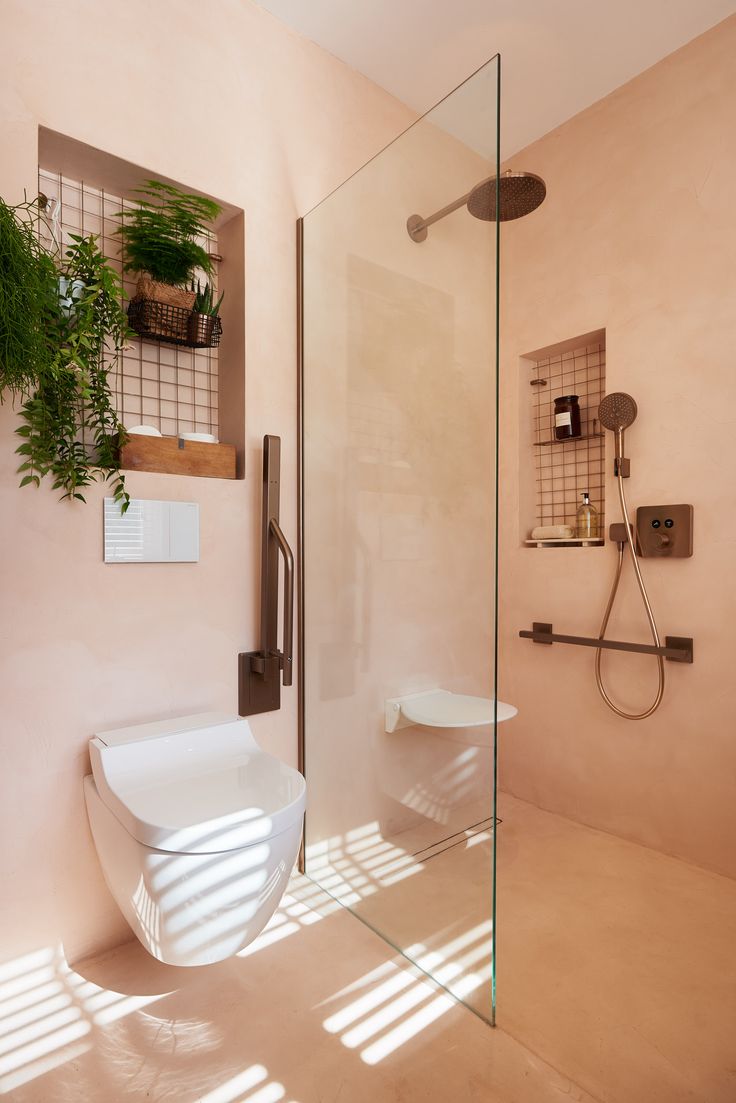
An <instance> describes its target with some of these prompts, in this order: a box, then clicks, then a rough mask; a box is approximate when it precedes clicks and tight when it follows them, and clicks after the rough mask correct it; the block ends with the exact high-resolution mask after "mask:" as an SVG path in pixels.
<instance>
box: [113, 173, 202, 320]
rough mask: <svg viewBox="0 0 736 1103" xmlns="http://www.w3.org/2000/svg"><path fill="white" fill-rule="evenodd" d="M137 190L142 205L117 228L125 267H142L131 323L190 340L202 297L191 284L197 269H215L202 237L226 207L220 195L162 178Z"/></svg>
mask: <svg viewBox="0 0 736 1103" xmlns="http://www.w3.org/2000/svg"><path fill="white" fill-rule="evenodd" d="M137 194H138V195H140V196H142V198H141V199H140V200H139V202H138V204H137V206H136V207H134V208H131V209H130V210H123V211H120V212H119V215H120V218H121V220H122V225H121V226H120V229H119V230H118V231H117V233H118V234H119V236H120V240H121V243H122V247H123V250H124V264H123V271H124V272H138V273H139V278H138V286H137V294H136V296H135V298H134V299H133V300H132V301H131V309H130V310H129V315H130V320H131V324H132V325H133V326H134V328H136V329H138V331H139V332H143V331H144V330H145V331H148V332H151V333H153V334H155V335H157V336H160V337H163V338H164V339H165V338H167V337H168V338H171V339H174V340H180V341H186V340H187V339H188V321H189V312H190V311H191V309H192V307H193V306H194V301H195V298H196V292H195V291H193V290H191V289H190V286H189V285H190V283H191V281H192V278H193V276H194V273H195V272H196V271H201V272H203V273H204V275H205V276H206V277H210V278H211V277H212V275H213V264H212V258H211V257H210V255H209V254H208V252H207V250H206V249H205V248H204V246H203V245H202V239H203V238H204V237H205V235H206V234H207V232H208V231H209V230H210V228H211V225H212V223H213V221H214V220H215V219H216V218H217V216H218V215H219V213H220V211H221V209H222V208H221V207H220V205H219V203H216V202H215V200H214V199H207V198H206V197H204V196H201V195H191V194H190V193H188V192H183V191H180V190H179V189H178V188H175V187H174V186H173V184H163V183H162V182H161V181H160V180H147V181H146V185H145V187H143V188H139V189H137ZM146 304H149V307H146ZM150 304H159V307H160V309H156V307H155V305H154V306H150ZM167 308H168V309H167Z"/></svg>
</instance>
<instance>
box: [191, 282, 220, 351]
mask: <svg viewBox="0 0 736 1103" xmlns="http://www.w3.org/2000/svg"><path fill="white" fill-rule="evenodd" d="M192 291H194V280H192ZM194 294H195V298H194V306H193V307H192V313H191V314H190V315H189V343H190V344H192V345H196V346H198V347H200V348H209V347H211V346H212V345H216V344H218V343H219V340H220V334H221V332H222V322H221V321H220V317H219V314H220V305H221V303H222V300H223V298H224V297H225V292H224V291H223V292H222V294H221V295H220V297H219V299H215V292H214V290H213V289H212V286H211V285H210V284H209V283H205V285H204V290H203V289H202V286H201V284H200V282H199V280H197V290H196V291H194Z"/></svg>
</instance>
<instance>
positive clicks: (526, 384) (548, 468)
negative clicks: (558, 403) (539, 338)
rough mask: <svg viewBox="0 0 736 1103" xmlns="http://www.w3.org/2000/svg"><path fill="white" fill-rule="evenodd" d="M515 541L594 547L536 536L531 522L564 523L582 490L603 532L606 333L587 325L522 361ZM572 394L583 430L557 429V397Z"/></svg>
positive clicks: (594, 542)
mask: <svg viewBox="0 0 736 1103" xmlns="http://www.w3.org/2000/svg"><path fill="white" fill-rule="evenodd" d="M520 367H521V373H520V381H519V388H520V398H521V403H520V409H521V411H522V423H521V426H520V430H521V431H520V436H519V440H520V457H519V458H520V474H521V501H520V514H519V521H520V533H519V535H520V544H521V545H522V547H527V548H548V547H556V548H573V547H577V548H579V547H584V548H590V547H600V546H601V545H603V543H604V541H603V538H602V536H601V537H600V538H596V539H588V540H581V539H574V538H569V539H566V540H560V539H557V540H534V539H532V538H531V533H532V531H533V530H534V529H536V528H541V527H548V526H553V525H569V526H572V529H573V532H574V531H575V524H576V514H577V510H578V507H579V505H580V503H581V501H582V498H581V495H582V493H583V492H584V491H587V492H588V493H589V495H590V500H591V503H592V505H593V506H594V507H595V508H596V510H597V511H598V522H599V529H598V531H599V533H603V532H604V531H605V448H606V441H605V436H606V434H605V433H604V432H603V428H602V426H601V424H600V422H599V420H598V406H599V404H600V401H601V399H602V398H603V395H604V393H605V387H606V332H605V330H603V329H597V330H593V331H592V332H590V333H584V334H581V335H580V336H578V337H570V338H568V339H567V340H564V341H559V342H557V343H556V344H553V345H546V346H544V347H543V348H539V349H535V350H534V351H533V352H527V353H524V355H523V356H522V357H521V360H520ZM563 395H577V396H578V400H579V405H580V420H581V425H580V429H581V435H580V436H579V437H565V438H564V439H562V440H558V439H557V438H556V436H555V399H557V398H560V397H562V396H563Z"/></svg>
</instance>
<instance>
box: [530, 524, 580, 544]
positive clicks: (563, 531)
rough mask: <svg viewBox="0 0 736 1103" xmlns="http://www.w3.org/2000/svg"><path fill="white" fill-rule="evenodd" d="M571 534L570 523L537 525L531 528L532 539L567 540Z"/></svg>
mask: <svg viewBox="0 0 736 1103" xmlns="http://www.w3.org/2000/svg"><path fill="white" fill-rule="evenodd" d="M572 535H573V531H572V527H571V526H570V525H538V526H537V528H535V529H532V535H531V539H532V540H569V539H570V538H571V537H572Z"/></svg>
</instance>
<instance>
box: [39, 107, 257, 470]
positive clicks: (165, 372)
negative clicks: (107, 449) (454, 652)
mask: <svg viewBox="0 0 736 1103" xmlns="http://www.w3.org/2000/svg"><path fill="white" fill-rule="evenodd" d="M148 179H156V180H161V181H163V182H164V183H170V184H174V185H175V186H176V187H178V188H181V189H182V190H185V191H192V192H196V193H197V194H203V193H201V192H198V190H197V189H196V188H193V187H191V185H190V184H188V183H187V182H186V181H178V180H172V179H170V178H169V177H166V176H163V175H161V174H160V173H158V172H156V171H155V170H154V169H146V168H143V167H141V166H139V165H134V164H132V163H130V162H128V161H124V160H122V159H120V158H118V157H115V156H113V155H112V154H109V153H106V152H104V151H102V150H98V149H95V148H94V147H92V146H88V145H85V144H84V143H82V142H78V141H76V140H75V139H72V138H68V137H66V136H65V135H62V134H58V133H56V132H55V131H51V130H48V129H46V128H45V127H41V128H39V155H38V189H39V192H42V193H43V194H44V195H46V196H47V197H48V198H49V199H55V200H57V203H56V204H55V205H54V207H55V209H54V218H53V228H54V234H55V236H56V238H57V241H58V243H59V245H60V246H61V247H62V248H63V247H64V246H66V245H67V244H68V242H69V234H70V233H71V234H83V235H86V234H96V235H99V239H100V246H101V248H102V251H103V252H104V253H105V255H106V256H107V257H108V259H109V260H110V262H111V263H112V265H113V266H114V267H116V268H118V270H120V267H121V258H120V246H119V240H118V238H117V237H116V236H115V231H116V230H117V229H118V227H119V225H120V219H119V217H118V216H117V214H118V212H119V211H120V210H121V209H123V208H130V207H133V206H135V189H136V188H139V187H141V186H142V185H143V183H144V182H145V181H146V180H148ZM211 198H216V199H217V202H218V203H219V204H220V205H221V207H222V214H221V215H220V216H219V218H218V220H217V223H216V225H215V228H214V232H213V234H212V235H210V236H208V238H207V240H206V241H204V242H203V243H202V244H203V245H204V246H205V248H206V249H207V251H208V252H209V253H210V254H212V255H214V256H215V257H216V258H217V260H216V276H215V280H214V282H215V283H216V285H217V286H218V288H219V290H224V291H225V296H224V299H223V302H222V306H221V310H220V315H221V318H222V327H223V335H222V340H221V342H220V344H219V347H214V348H190V347H184V346H177V345H175V344H169V343H166V342H162V341H158V340H149V339H146V338H137V337H136V338H133V339H131V342H130V346H129V347H128V348H127V349H126V350H125V352H124V353H123V355H122V357H121V360H120V364H119V367H118V371H117V374H116V378H115V379H114V380H112V381H111V383H112V389H113V391H114V394H115V399H116V407H117V412H118V415H119V417H120V419H121V421H122V422H123V424H124V425H125V426H126V428H130V427H131V426H133V425H138V424H141V423H143V424H145V425H150V426H153V427H154V428H155V429H158V430H159V431H160V432H161V433H162V434H163V436H164V437H165V438H167V440H166V441H164V442H161V441H160V440H159V438H153V437H135V438H133V437H131V438H130V439H131V443H134V444H135V449H133V450H130V448H126V450H125V451H124V452H123V465H124V467H126V466H128V467H133V466H135V468H136V469H138V470H155V471H163V472H172V471H181V472H183V473H188V474H203V475H219V474H224V472H225V471H229V477H232V475H233V469H232V450H229V457H230V459H229V461H227V457H223V456H222V455H218V456H216V455H215V453H219V452H220V450H219V449H218V448H217V446H216V445H206V444H199V443H195V442H186V443H185V447H184V448H183V449H182V448H181V447H179V448H177V447H176V442H177V438H179V436H180V434H182V433H208V434H213V435H214V436H216V437H217V438H218V439H219V440H220V441H221V442H223V443H224V444H227V445H232V446H234V448H235V455H236V464H235V475H236V477H237V478H243V477H244V474H245V305H244V285H245V274H244V264H245V251H244V246H245V242H244V216H243V211H242V210H241V209H239V208H237V207H235V206H233V205H232V204H229V203H227V202H224V201H223V200H222V199H220V198H219V197H214V196H213V197H211ZM49 244H52V245H53V242H49ZM124 286H125V290H126V293H127V294H128V296H129V297H131V298H132V297H133V295H134V294H135V279H134V278H133V277H132V274H131V275H126V277H125V279H124ZM129 451H130V455H131V461H130V462H128V460H127V458H126V457H127V454H128V452H129ZM159 453H160V454H159ZM132 457H135V459H133V458H132Z"/></svg>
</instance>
